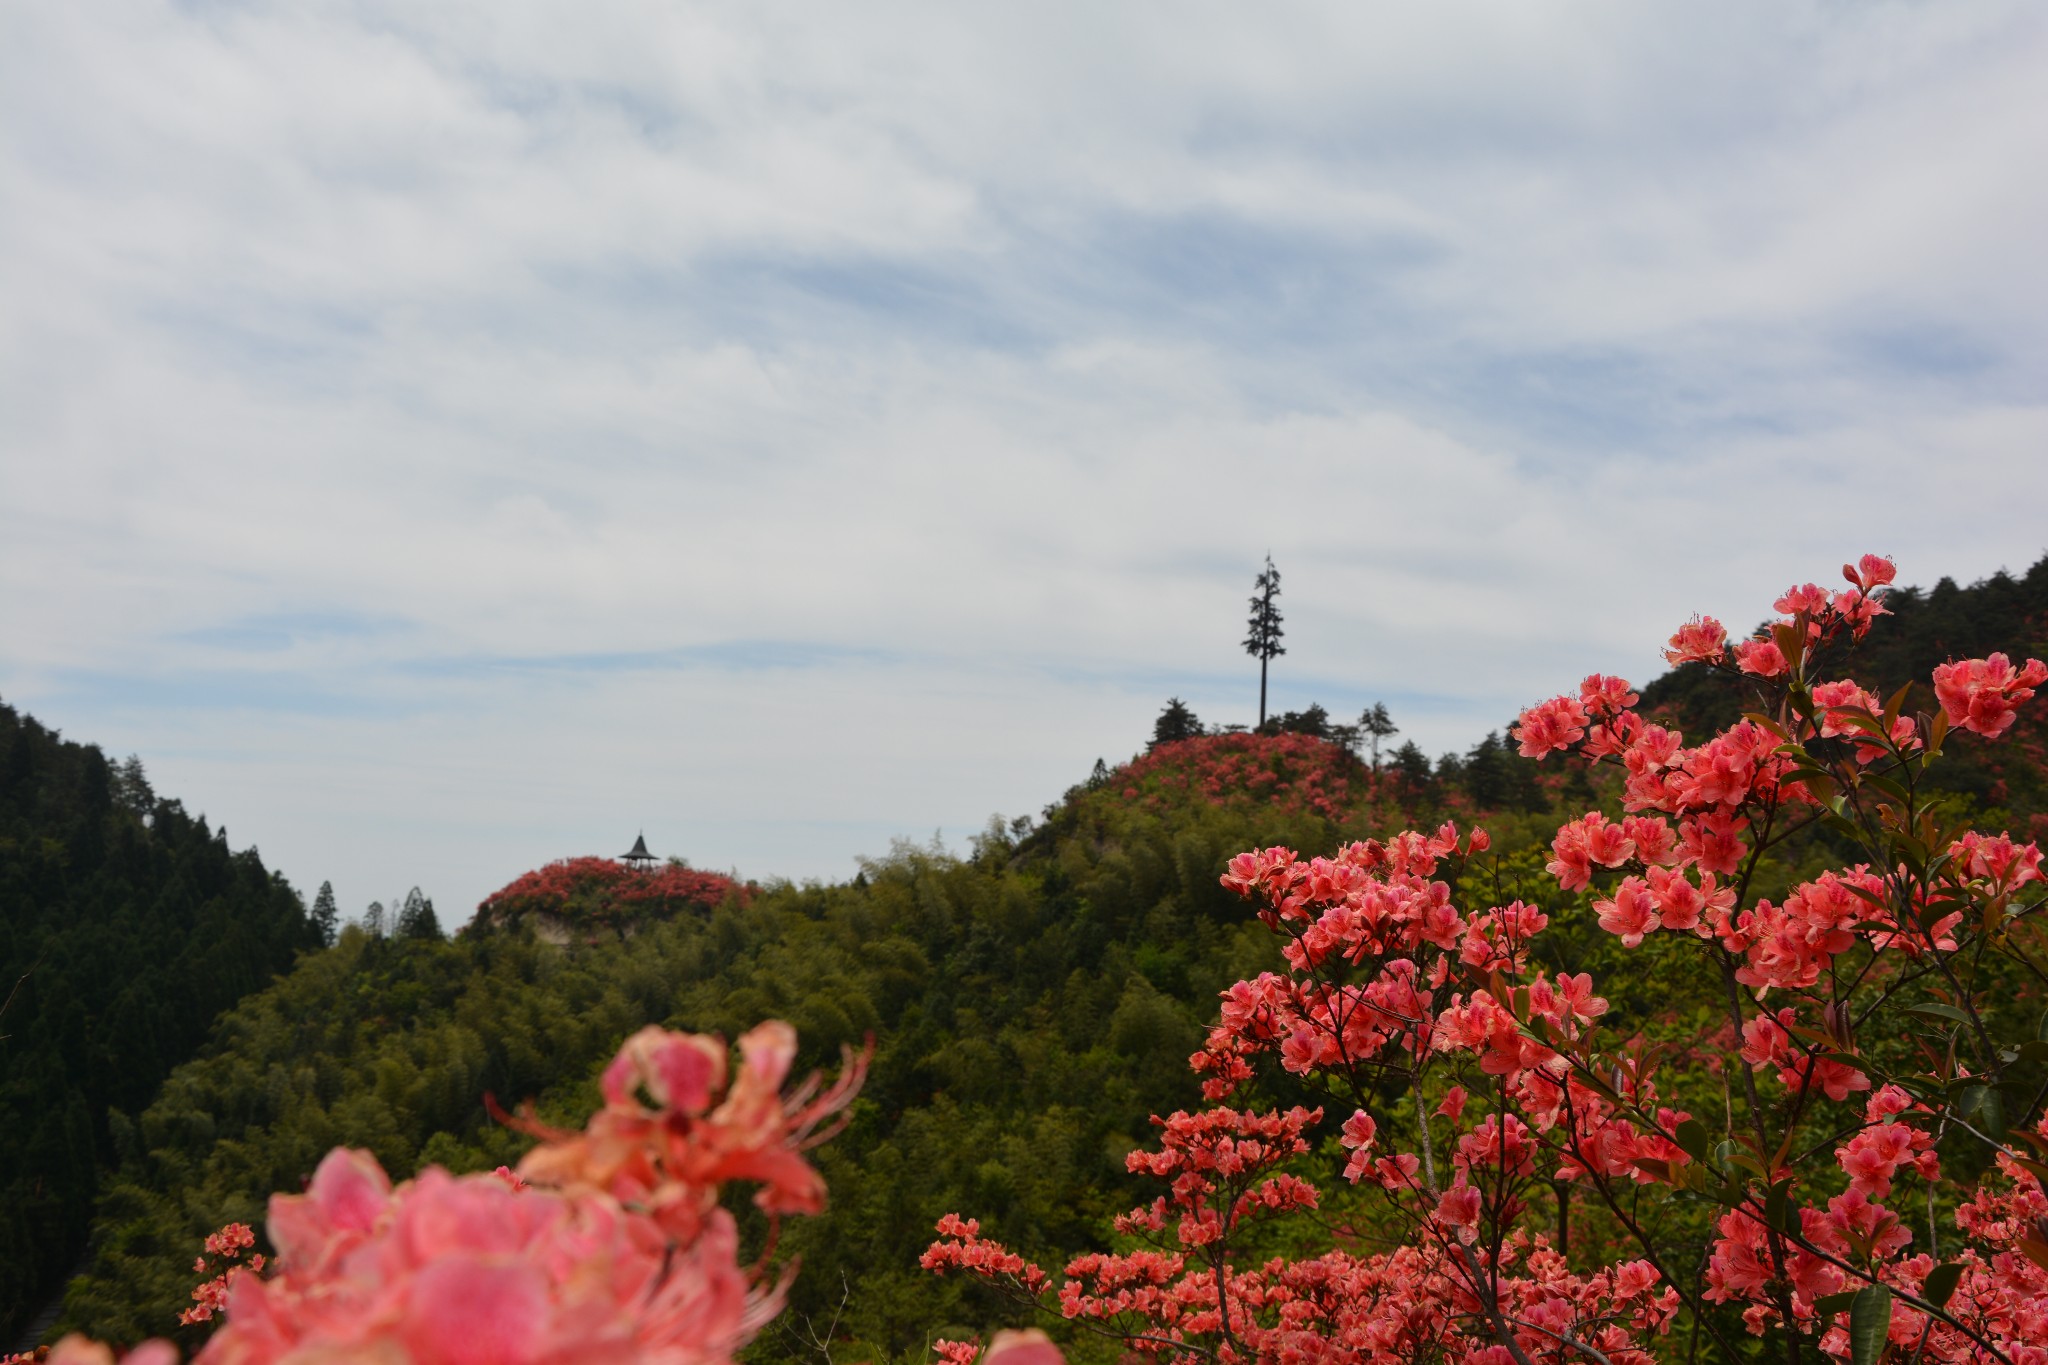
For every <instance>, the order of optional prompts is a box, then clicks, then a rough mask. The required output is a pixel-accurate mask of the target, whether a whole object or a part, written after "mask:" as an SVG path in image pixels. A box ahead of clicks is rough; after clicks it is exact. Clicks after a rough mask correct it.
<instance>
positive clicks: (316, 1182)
mask: <svg viewBox="0 0 2048 1365" xmlns="http://www.w3.org/2000/svg"><path fill="white" fill-rule="evenodd" d="M739 1050H740V1055H741V1061H740V1066H739V1069H738V1074H737V1076H733V1075H731V1070H732V1069H731V1066H730V1062H729V1057H728V1052H727V1048H726V1045H725V1043H724V1041H723V1040H722V1039H719V1038H715V1037H707V1036H704V1035H700V1034H683V1033H674V1032H670V1031H667V1030H663V1029H658V1028H648V1029H644V1030H642V1031H641V1032H639V1033H637V1034H635V1035H634V1036H633V1037H632V1038H630V1039H628V1040H627V1041H626V1044H625V1046H624V1047H623V1048H621V1049H620V1052H619V1055H618V1057H617V1058H616V1059H615V1060H614V1061H613V1063H612V1065H611V1066H610V1067H609V1068H608V1069H607V1070H606V1072H605V1075H604V1082H603V1089H604V1095H605V1107H604V1108H603V1109H602V1110H600V1111H599V1112H598V1113H597V1114H596V1115H594V1116H593V1117H592V1118H591V1120H590V1122H589V1124H588V1125H587V1126H586V1127H585V1128H584V1129H583V1130H582V1131H581V1132H558V1131H554V1130H549V1129H545V1128H542V1127H541V1126H540V1125H538V1124H537V1123H535V1122H534V1121H533V1120H531V1119H525V1120H520V1121H518V1122H519V1123H520V1124H521V1126H523V1127H526V1128H527V1129H528V1130H529V1131H532V1132H535V1133H537V1134H538V1135H539V1136H541V1137H542V1138H543V1141H542V1143H541V1145H540V1146H538V1147H536V1148H535V1149H534V1150H533V1151H532V1152H530V1153H528V1154H527V1156H526V1158H525V1159H524V1160H523V1161H522V1162H521V1163H520V1167H519V1170H518V1171H517V1172H516V1173H514V1172H510V1171H506V1170H503V1169H502V1168H501V1169H500V1170H499V1171H497V1172H493V1173H489V1174H478V1175H468V1176H452V1175H449V1174H448V1173H447V1172H446V1171H443V1170H441V1169H439V1168H438V1167H430V1168H429V1169H427V1170H426V1171H423V1172H421V1174H420V1175H419V1176H418V1177H417V1178H415V1179H413V1180H409V1181H405V1182H403V1183H401V1184H399V1185H397V1186H395V1187H394V1186H393V1185H392V1183H391V1181H390V1179H389V1178H388V1177H387V1176H386V1174H385V1172H384V1170H383V1168H382V1167H381V1166H379V1165H378V1163H377V1160H376V1158H375V1157H373V1156H371V1155H370V1154H369V1153H368V1152H362V1151H350V1150H347V1149H343V1148H337V1149H335V1150H334V1151H332V1152H330V1153H329V1154H328V1155H327V1157H326V1159H325V1160H323V1161H322V1162H321V1163H320V1167H319V1170H318V1171H317V1172H316V1173H315V1174H314V1176H313V1179H312V1182H311V1184H310V1185H309V1186H308V1187H307V1189H306V1192H305V1193H304V1194H302V1195H276V1196H273V1197H272V1199H271V1201H270V1218H269V1223H268V1229H269V1233H270V1240H271V1243H272V1244H273V1245H274V1246H275V1248H276V1250H277V1257H276V1260H275V1262H274V1265H273V1269H274V1273H273V1274H272V1275H270V1276H268V1277H264V1276H262V1275H260V1274H258V1273H256V1269H255V1268H253V1267H252V1268H251V1269H248V1270H243V1271H242V1272H241V1273H238V1274H235V1275H234V1276H232V1277H231V1278H229V1279H228V1280H226V1282H225V1283H224V1284H221V1285H220V1286H219V1287H218V1290H217V1291H216V1293H215V1294H214V1295H213V1296H212V1297H213V1299H214V1303H213V1306H214V1307H216V1308H218V1310H219V1311H221V1312H223V1313H224V1314H225V1316H226V1318H227V1323H226V1325H225V1326H224V1327H223V1328H222V1329H221V1330H220V1331H219V1332H218V1333H217V1334H216V1335H215V1336H214V1337H213V1338H212V1340H211V1341H209V1342H208V1343H207V1345H206V1347H205V1348H204V1349H203V1350H202V1351H201V1352H200V1354H199V1355H198V1357H197V1358H196V1359H197V1361H199V1362H205V1365H269V1363H270V1362H277V1361H292V1362H313V1361H320V1362H341V1361H362V1362H369V1361H377V1362H390V1363H392V1365H396V1363H397V1362H412V1365H542V1363H543V1362H564V1363H566V1362H568V1361H572V1360H574V1361H589V1360H604V1361H607V1362H621V1363H622V1365H630V1363H633V1362H639V1363H642V1365H713V1363H714V1362H723V1361H727V1360H730V1359H731V1358H732V1355H733V1353H734V1352H735V1351H737V1350H738V1349H739V1348H740V1347H742V1346H743V1345H745V1344H746V1343H747V1342H748V1341H749V1340H750V1339H752V1337H753V1336H754V1335H755V1333H757V1332H758V1331H759V1330H760V1328H761V1327H762V1325H763V1324H764V1323H766V1322H767V1321H768V1320H769V1319H770V1318H772V1317H773V1316H774V1315H775V1314H776V1313H777V1312H778V1311H779V1310H780V1309H781V1307H782V1300H783V1293H784V1291H785V1290H786V1288H787V1286H788V1275H787V1274H785V1275H784V1276H783V1277H782V1278H781V1279H780V1280H777V1281H775V1282H773V1283H766V1282H763V1281H762V1279H761V1278H760V1276H759V1273H758V1271H757V1270H755V1269H748V1268H743V1267H742V1265H741V1264H740V1260H739V1231H738V1228H737V1226H736V1224H735V1223H734V1220H733V1217H732V1215H731V1214H729V1213H727V1212H726V1211H725V1210H724V1209H722V1208H720V1207H719V1206H718V1194H719V1189H720V1186H721V1185H722V1184H723V1183H724V1182H726V1181H731V1180H740V1181H748V1182H752V1183H756V1184H758V1185H759V1186H760V1189H759V1192H758V1193H757V1195H756V1203H757V1204H759V1205H760V1207H761V1208H762V1209H763V1210H765V1211H767V1212H768V1213H769V1214H771V1215H779V1214H783V1213H816V1212H818V1211H819V1210H821V1209H822V1208H823V1207H824V1200H825V1188H824V1183H823V1182H822V1181H821V1180H820V1179H819V1177H818V1175H817V1172H816V1171H815V1170H813V1169H812V1168H811V1166H810V1164H809V1162H807V1161H806V1160H805V1159H804V1156H803V1153H804V1151H805V1149H807V1148H808V1147H810V1146H813V1145H815V1144H816V1143H817V1142H819V1141H821V1140H822V1139H823V1137H824V1136H827V1135H829V1130H827V1129H825V1128H824V1125H825V1124H826V1123H827V1122H828V1121H829V1120H831V1119H832V1118H833V1116H834V1115H836V1114H838V1113H840V1112H841V1111H843V1110H844V1109H845V1107H846V1105H847V1104H848V1103H849V1102H850V1101H851V1100H852V1099H853V1096H854V1094H855V1093H856V1092H857V1091H858V1090H859V1088H860V1084H861V1081H862V1079H863V1076H864V1074H865V1069H866V1065H867V1057H866V1055H865V1054H862V1055H859V1056H855V1055H852V1054H849V1055H848V1057H847V1061H846V1066H845V1068H844V1069H843V1070H842V1071H841V1073H840V1076H839V1078H838V1080H837V1081H836V1082H835V1083H834V1084H833V1085H831V1086H830V1087H829V1088H822V1087H821V1086H820V1083H819V1081H818V1078H816V1077H813V1078H811V1079H810V1080H809V1081H806V1082H804V1083H803V1084H801V1085H799V1086H797V1087H796V1088H795V1090H794V1091H792V1092H790V1093H788V1094H785V1093H784V1092H783V1089H782V1087H783V1082H784V1081H785V1080H786V1079H787V1077H788V1074H789V1067H790V1063H791V1061H792V1059H793V1058H794V1056H795V1052H796V1034H795V1032H794V1030H792V1029H791V1028H790V1027H789V1026H788V1025H787V1024H783V1023H779V1022H770V1023H766V1024H763V1025H761V1026H760V1027H758V1028H756V1029H754V1030H752V1031H751V1032H749V1033H748V1034H747V1035H746V1036H745V1037H743V1038H741V1039H740V1042H739ZM246 1231H247V1230H246V1229H241V1228H239V1227H232V1228H229V1229H223V1231H222V1232H221V1233H220V1234H216V1236H215V1238H213V1239H209V1242H208V1250H209V1251H210V1252H213V1253H215V1254H216V1255H218V1254H221V1253H223V1252H238V1251H239V1250H241V1249H244V1248H246V1247H247V1246H248V1245H249V1244H250V1242H251V1241H252V1240H253V1238H251V1237H248V1236H245V1235H244V1234H245V1233H246ZM202 1265H204V1259H203V1258H202ZM792 1269H793V1268H792ZM207 1302H208V1300H207V1299H202V1305H204V1304H206V1303H207ZM159 1348H160V1349H159ZM144 1349H145V1350H148V1351H150V1352H151V1353H152V1354H151V1355H150V1356H149V1357H147V1358H146V1359H142V1360H138V1361H137V1365H171V1361H172V1359H173V1356H172V1355H171V1354H170V1348H169V1347H168V1346H164V1345H163V1344H162V1343H153V1344H152V1345H151V1346H150V1347H147V1348H144ZM59 1357H62V1360H61V1362H60V1365H112V1357H111V1355H109V1354H107V1353H106V1349H105V1348H104V1347H100V1346H97V1345H94V1344H92V1343H88V1342H85V1341H84V1340H83V1339H82V1338H76V1339H72V1340H71V1341H67V1343H65V1344H64V1345H62V1346H60V1347H59V1348H58V1352H57V1353H56V1354H55V1355H53V1356H52V1359H53V1360H58V1359H59ZM129 1359H130V1360H136V1359H137V1357H136V1356H130V1357H129Z"/></svg>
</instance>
